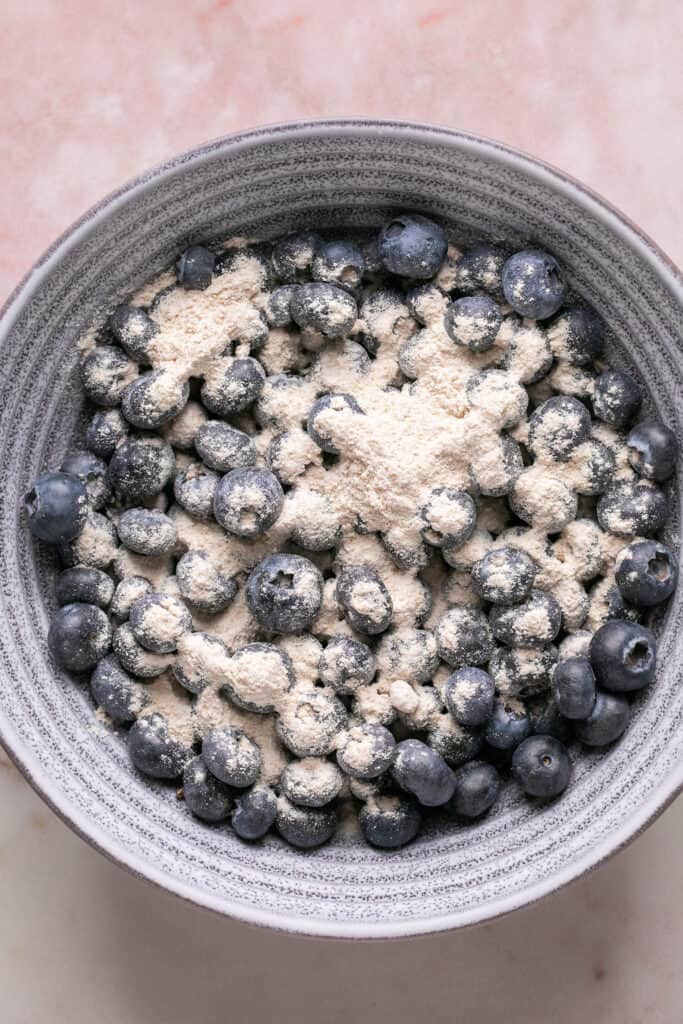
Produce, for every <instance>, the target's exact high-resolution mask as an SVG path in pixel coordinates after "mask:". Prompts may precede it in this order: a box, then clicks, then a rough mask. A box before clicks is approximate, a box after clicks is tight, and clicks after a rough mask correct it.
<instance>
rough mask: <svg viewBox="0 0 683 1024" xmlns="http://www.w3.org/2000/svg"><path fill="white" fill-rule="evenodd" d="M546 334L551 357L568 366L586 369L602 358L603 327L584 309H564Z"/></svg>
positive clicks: (601, 323) (600, 322) (579, 307)
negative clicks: (585, 367) (553, 355)
mask: <svg viewBox="0 0 683 1024" xmlns="http://www.w3.org/2000/svg"><path fill="white" fill-rule="evenodd" d="M548 333H549V336H550V345H551V348H552V349H553V352H554V354H555V355H556V356H557V357H558V358H560V359H564V360H566V361H567V362H568V363H571V364H572V366H586V365H588V364H590V363H592V362H593V360H594V359H597V358H598V357H599V356H600V355H601V354H602V349H603V343H604V333H605V325H604V323H603V321H602V318H601V317H600V316H598V314H597V313H596V312H595V310H593V309H590V308H589V307H588V306H577V305H570V306H565V307H564V309H562V310H560V312H559V313H558V314H557V316H556V317H555V319H554V320H553V321H552V323H551V324H550V325H549V327H548Z"/></svg>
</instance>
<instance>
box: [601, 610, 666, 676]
mask: <svg viewBox="0 0 683 1024" xmlns="http://www.w3.org/2000/svg"><path fill="white" fill-rule="evenodd" d="M590 660H591V665H592V666H593V671H594V672H595V676H596V679H597V681H598V683H599V684H600V686H602V687H603V688H604V689H605V690H611V691H615V692H622V691H629V690H640V689H642V688H643V687H644V686H647V685H648V683H650V682H652V680H653V679H654V674H655V667H656V664H657V643H656V641H655V638H654V634H653V633H652V631H651V630H649V629H647V628H646V627H645V626H641V625H639V624H638V623H637V622H626V621H625V620H624V619H612V620H610V621H609V622H606V623H605V624H604V626H601V627H600V629H598V630H597V632H596V633H595V634H594V635H593V639H592V640H591V645H590Z"/></svg>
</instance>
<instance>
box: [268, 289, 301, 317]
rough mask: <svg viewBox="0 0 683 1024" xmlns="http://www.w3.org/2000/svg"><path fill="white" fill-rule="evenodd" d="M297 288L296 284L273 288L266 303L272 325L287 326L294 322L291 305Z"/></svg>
mask: <svg viewBox="0 0 683 1024" xmlns="http://www.w3.org/2000/svg"><path fill="white" fill-rule="evenodd" d="M296 290H297V286H296V285H295V284H283V285H281V286H280V287H279V288H275V289H273V291H272V292H271V293H270V295H269V296H268V302H267V303H266V310H265V312H266V320H267V321H268V323H269V324H270V326H271V327H286V326H287V324H291V322H292V313H291V310H290V306H291V304H292V297H293V296H294V293H295V292H296Z"/></svg>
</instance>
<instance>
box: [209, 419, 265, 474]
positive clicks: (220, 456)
mask: <svg viewBox="0 0 683 1024" xmlns="http://www.w3.org/2000/svg"><path fill="white" fill-rule="evenodd" d="M194 444H195V448H196V449H197V454H198V455H199V457H200V459H201V460H202V462H203V463H204V465H205V466H208V467H209V469H215V470H217V471H218V472H219V473H227V472H229V471H230V470H231V469H240V468H243V467H245V466H253V465H254V463H255V462H256V449H255V448H254V442H253V440H252V438H251V437H249V435H248V434H245V433H244V431H243V430H237V429H236V428H235V427H231V426H230V424H229V423H223V422H221V421H220V420H207V422H206V423H202V425H201V427H200V428H199V430H198V431H197V435H196V437H195V442H194Z"/></svg>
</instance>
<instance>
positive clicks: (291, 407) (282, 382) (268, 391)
mask: <svg viewBox="0 0 683 1024" xmlns="http://www.w3.org/2000/svg"><path fill="white" fill-rule="evenodd" d="M308 383H309V382H308V381H307V379H306V378H305V377H303V376H301V375H298V376H292V375H291V374H287V373H274V374H272V375H271V376H269V377H267V378H266V381H265V384H264V386H263V391H262V393H261V395H260V397H259V399H258V401H257V403H256V405H255V406H254V410H253V416H254V419H255V420H256V422H257V423H258V425H259V426H260V427H278V428H279V429H284V428H285V427H287V426H288V425H289V424H290V423H291V419H292V413H293V412H294V411H295V410H296V413H297V419H304V417H305V416H306V414H307V411H308V410H307V406H308V403H309V387H308ZM299 412H301V416H299V415H298V414H299Z"/></svg>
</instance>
